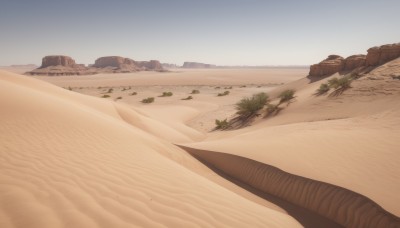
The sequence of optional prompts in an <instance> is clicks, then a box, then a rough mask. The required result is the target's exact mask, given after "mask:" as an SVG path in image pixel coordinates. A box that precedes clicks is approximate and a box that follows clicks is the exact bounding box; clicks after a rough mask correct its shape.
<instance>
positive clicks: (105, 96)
mask: <svg viewBox="0 0 400 228" xmlns="http://www.w3.org/2000/svg"><path fill="white" fill-rule="evenodd" d="M109 97H110V95H108V94H104V95H103V96H101V98H109Z"/></svg>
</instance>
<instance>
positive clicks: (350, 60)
mask: <svg viewBox="0 0 400 228" xmlns="http://www.w3.org/2000/svg"><path fill="white" fill-rule="evenodd" d="M365 59H366V56H365V55H352V56H349V57H347V58H346V59H345V60H344V68H343V70H354V69H356V68H358V67H363V66H365Z"/></svg>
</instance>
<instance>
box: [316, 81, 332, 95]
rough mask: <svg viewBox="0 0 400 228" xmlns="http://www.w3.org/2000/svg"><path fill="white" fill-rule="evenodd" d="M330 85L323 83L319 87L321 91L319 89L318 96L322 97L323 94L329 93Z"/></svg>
mask: <svg viewBox="0 0 400 228" xmlns="http://www.w3.org/2000/svg"><path fill="white" fill-rule="evenodd" d="M329 89H330V88H329V85H328V84H325V83H322V84H321V85H320V86H319V89H317V95H322V94H325V93H327V92H328V91H329Z"/></svg>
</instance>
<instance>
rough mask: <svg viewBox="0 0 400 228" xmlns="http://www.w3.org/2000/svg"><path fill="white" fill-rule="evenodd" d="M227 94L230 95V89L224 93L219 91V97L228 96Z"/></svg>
mask: <svg viewBox="0 0 400 228" xmlns="http://www.w3.org/2000/svg"><path fill="white" fill-rule="evenodd" d="M226 95H229V91H225V92H223V93H218V95H217V96H218V97H222V96H226Z"/></svg>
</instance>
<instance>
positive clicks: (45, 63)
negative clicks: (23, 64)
mask: <svg viewBox="0 0 400 228" xmlns="http://www.w3.org/2000/svg"><path fill="white" fill-rule="evenodd" d="M94 73H95V72H93V71H90V70H89V69H88V68H87V67H85V65H83V64H76V63H75V60H73V59H72V58H71V57H69V56H63V55H51V56H45V57H44V58H43V59H42V65H41V66H40V67H39V68H37V69H35V70H32V71H29V72H26V74H28V75H50V76H54V75H86V74H94Z"/></svg>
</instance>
